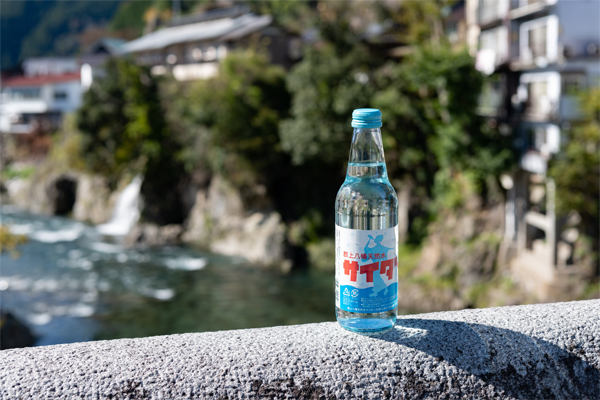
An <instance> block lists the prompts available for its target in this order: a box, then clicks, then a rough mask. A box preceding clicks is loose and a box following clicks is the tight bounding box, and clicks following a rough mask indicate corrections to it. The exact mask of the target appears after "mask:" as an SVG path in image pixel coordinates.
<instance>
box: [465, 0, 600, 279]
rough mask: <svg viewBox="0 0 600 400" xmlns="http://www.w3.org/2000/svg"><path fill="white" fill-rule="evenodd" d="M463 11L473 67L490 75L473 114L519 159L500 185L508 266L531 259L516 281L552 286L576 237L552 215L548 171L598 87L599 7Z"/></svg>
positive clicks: (532, 3)
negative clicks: (585, 94)
mask: <svg viewBox="0 0 600 400" xmlns="http://www.w3.org/2000/svg"><path fill="white" fill-rule="evenodd" d="M467 10H468V11H467V25H468V28H467V29H468V31H469V34H470V37H471V38H476V39H477V40H471V43H470V44H471V47H472V48H471V50H472V52H473V53H475V54H476V67H477V68H478V69H479V70H480V71H482V72H483V73H485V74H487V75H491V83H490V84H489V85H488V86H487V87H486V88H485V90H484V94H483V96H482V101H481V106H480V110H479V112H480V113H481V114H483V115H486V116H488V117H489V118H490V120H492V121H493V123H494V124H496V125H497V126H499V128H500V132H503V133H504V134H511V135H512V137H513V138H514V147H515V149H516V151H518V152H519V154H520V171H518V172H517V173H515V174H513V175H512V176H504V177H503V180H502V182H503V186H504V187H505V189H507V192H508V196H507V204H506V224H505V227H506V229H505V239H506V243H507V244H508V249H509V251H508V255H507V258H508V259H509V260H510V259H515V258H516V259H517V261H519V259H520V260H521V261H522V260H525V259H529V261H530V262H521V263H520V264H521V266H522V267H523V265H528V266H525V267H523V268H524V269H529V270H527V271H525V272H523V273H522V274H521V275H522V276H523V277H526V276H528V277H529V278H528V279H530V280H538V281H545V282H548V284H550V283H551V282H552V281H556V280H557V276H558V275H557V271H559V272H560V271H561V270H568V265H570V263H571V262H572V254H573V241H574V240H572V239H573V237H576V235H571V238H569V237H568V235H565V234H564V224H563V223H564V218H561V216H557V215H555V212H554V183H553V182H552V180H551V179H549V178H548V177H547V176H546V171H547V166H548V160H549V159H550V158H551V157H553V155H554V154H556V153H558V152H560V151H561V145H564V138H565V133H566V132H567V131H568V129H570V127H571V126H572V125H573V124H576V123H577V120H578V119H579V118H580V116H581V115H580V113H579V111H578V106H577V101H576V98H575V96H574V94H575V93H576V92H578V91H580V90H583V89H585V88H586V87H590V86H598V85H599V84H600V57H599V55H600V1H598V0H467ZM534 265H535V267H533V266H534ZM524 279H525V278H524Z"/></svg>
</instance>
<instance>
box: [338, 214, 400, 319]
mask: <svg viewBox="0 0 600 400" xmlns="http://www.w3.org/2000/svg"><path fill="white" fill-rule="evenodd" d="M397 252H398V225H396V226H395V227H393V228H388V229H377V230H359V229H347V228H342V227H340V226H337V225H336V226H335V301H336V305H337V307H338V308H340V309H342V310H344V311H351V312H357V313H379V312H385V311H389V310H393V309H395V308H396V307H398V253H397Z"/></svg>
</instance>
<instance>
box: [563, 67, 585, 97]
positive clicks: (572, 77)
mask: <svg viewBox="0 0 600 400" xmlns="http://www.w3.org/2000/svg"><path fill="white" fill-rule="evenodd" d="M561 78H562V92H563V93H564V94H565V95H568V96H572V95H576V94H578V93H579V92H581V91H582V90H583V89H585V86H586V85H585V83H586V82H585V81H586V79H585V74H584V73H582V72H563V73H562V76H561Z"/></svg>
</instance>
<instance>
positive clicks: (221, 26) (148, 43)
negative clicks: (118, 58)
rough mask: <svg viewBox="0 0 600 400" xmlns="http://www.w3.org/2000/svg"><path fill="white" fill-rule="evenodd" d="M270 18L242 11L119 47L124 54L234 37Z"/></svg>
mask: <svg viewBox="0 0 600 400" xmlns="http://www.w3.org/2000/svg"><path fill="white" fill-rule="evenodd" d="M272 21H273V18H272V17H271V16H270V15H262V16H261V15H256V14H245V15H241V16H239V17H235V18H221V19H217V20H211V21H203V22H196V23H191V24H187V25H180V26H173V27H169V28H164V29H161V30H158V31H155V32H152V33H149V34H147V35H144V36H142V37H140V38H138V39H135V40H132V41H131V42H128V43H126V44H125V45H124V46H123V50H124V52H125V53H136V52H142V51H151V50H158V49H164V48H166V47H168V46H171V45H174V44H180V43H190V42H198V41H203V40H219V41H227V40H236V39H239V38H241V37H244V36H246V35H249V34H250V33H253V32H256V31H259V30H260V29H262V28H264V27H266V26H269V25H270V24H271V22H272Z"/></svg>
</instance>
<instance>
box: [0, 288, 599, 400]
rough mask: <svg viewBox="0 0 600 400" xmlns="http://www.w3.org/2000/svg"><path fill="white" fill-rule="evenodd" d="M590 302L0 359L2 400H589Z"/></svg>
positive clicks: (592, 369) (74, 348)
mask: <svg viewBox="0 0 600 400" xmlns="http://www.w3.org/2000/svg"><path fill="white" fill-rule="evenodd" d="M598 310H600V300H590V301H580V302H570V303H555V304H542V305H529V306H514V307H501V308H489V309H477V310H463V311H455V312H444V313H432V314H421V315H407V316H402V317H401V318H399V319H398V322H397V323H396V326H395V327H394V328H393V329H392V330H390V331H388V332H386V333H384V334H381V335H378V336H370V337H369V336H360V335H357V334H353V333H350V332H347V331H345V330H343V329H342V328H340V327H339V326H338V325H337V324H336V323H333V322H327V323H320V324H307V325H296V326H281V327H274V328H264V329H249V330H238V331H222V332H207V333H190V334H183V335H171V336H158V337H150V338H141V339H121V340H111V341H99V342H88V343H76V344H68V345H58V346H47V347H38V348H25V349H13V350H4V351H2V352H1V355H2V363H0V382H1V383H0V393H1V397H2V398H6V399H17V398H19V399H73V398H84V399H98V398H113V399H163V398H169V399H207V398H214V399H227V398H229V399H234V398H235V399H267V398H269V399H285V398H292V399H386V398H409V399H426V398H427V399H429V398H431V399H463V398H471V399H474V398H477V399H492V398H493V399H550V398H560V399H598V398H600V339H599V338H600V319H599V318H598Z"/></svg>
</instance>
